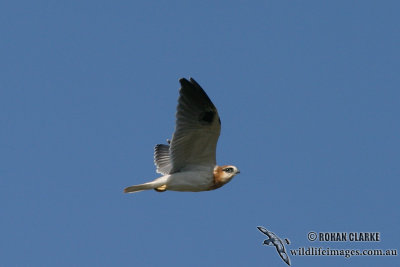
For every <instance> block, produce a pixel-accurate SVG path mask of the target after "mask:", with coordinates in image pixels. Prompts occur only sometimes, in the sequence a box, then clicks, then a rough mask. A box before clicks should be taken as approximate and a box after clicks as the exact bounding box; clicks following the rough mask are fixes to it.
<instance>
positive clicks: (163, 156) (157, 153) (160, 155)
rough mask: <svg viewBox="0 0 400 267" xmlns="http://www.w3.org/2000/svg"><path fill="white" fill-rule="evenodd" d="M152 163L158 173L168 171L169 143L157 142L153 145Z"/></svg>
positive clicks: (169, 165)
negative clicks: (157, 143)
mask: <svg viewBox="0 0 400 267" xmlns="http://www.w3.org/2000/svg"><path fill="white" fill-rule="evenodd" d="M154 164H155V165H156V167H157V170H156V171H157V172H158V173H161V174H163V175H165V174H169V173H170V171H171V169H172V164H171V159H170V156H169V145H163V144H159V145H156V146H155V147H154Z"/></svg>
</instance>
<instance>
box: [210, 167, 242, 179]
mask: <svg viewBox="0 0 400 267" xmlns="http://www.w3.org/2000/svg"><path fill="white" fill-rule="evenodd" d="M238 173H240V171H239V169H238V168H237V167H235V166H233V165H224V166H216V167H215V169H214V179H215V182H217V183H221V184H226V183H227V182H229V181H230V180H231V179H232V178H233V177H234V176H235V175H236V174H238Z"/></svg>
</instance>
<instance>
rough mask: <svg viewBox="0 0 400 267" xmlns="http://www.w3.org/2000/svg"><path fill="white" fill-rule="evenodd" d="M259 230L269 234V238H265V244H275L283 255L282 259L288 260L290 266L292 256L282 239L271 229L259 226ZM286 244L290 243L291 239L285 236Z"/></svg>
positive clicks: (280, 254)
mask: <svg viewBox="0 0 400 267" xmlns="http://www.w3.org/2000/svg"><path fill="white" fill-rule="evenodd" d="M257 228H258V230H260V232H262V233H263V234H265V235H267V236H268V237H269V238H268V239H267V240H264V242H263V244H264V245H268V246H275V248H276V251H277V252H278V254H279V256H281V258H282V260H283V261H284V262H286V264H287V265H289V266H290V258H289V256H288V254H287V252H286V248H285V246H284V245H283V242H282V239H280V238H279V237H278V236H277V235H276V234H274V233H273V232H271V231H268V230H267V229H265V228H264V227H262V226H257ZM285 242H286V244H288V245H289V244H290V241H289V239H287V238H285Z"/></svg>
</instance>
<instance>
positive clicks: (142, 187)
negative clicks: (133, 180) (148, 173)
mask: <svg viewBox="0 0 400 267" xmlns="http://www.w3.org/2000/svg"><path fill="white" fill-rule="evenodd" d="M162 178H163V177H160V178H158V179H156V180H154V181H151V182H148V183H144V184H139V185H132V186H128V187H127V188H125V189H124V193H135V192H140V191H143V190H150V189H157V188H160V187H163V186H164V185H165V179H162Z"/></svg>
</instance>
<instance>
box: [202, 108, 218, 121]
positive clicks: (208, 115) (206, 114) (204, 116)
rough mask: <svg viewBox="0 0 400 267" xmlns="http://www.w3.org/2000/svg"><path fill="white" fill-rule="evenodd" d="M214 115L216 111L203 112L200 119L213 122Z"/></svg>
mask: <svg viewBox="0 0 400 267" xmlns="http://www.w3.org/2000/svg"><path fill="white" fill-rule="evenodd" d="M214 116H215V112H214V111H206V112H203V113H201V115H200V121H204V122H207V123H212V122H213V119H214Z"/></svg>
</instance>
